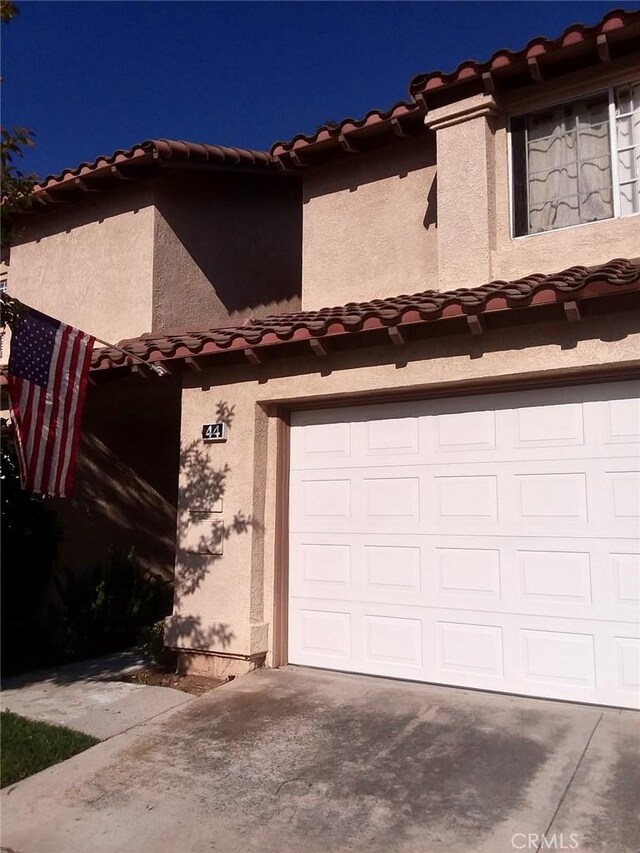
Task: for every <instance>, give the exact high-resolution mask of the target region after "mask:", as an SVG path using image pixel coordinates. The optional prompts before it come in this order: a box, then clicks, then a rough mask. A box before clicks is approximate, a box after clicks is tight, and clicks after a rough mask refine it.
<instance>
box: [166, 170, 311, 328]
mask: <svg viewBox="0 0 640 853" xmlns="http://www.w3.org/2000/svg"><path fill="white" fill-rule="evenodd" d="M155 204H156V213H155V220H154V257H153V328H154V330H158V331H161V330H166V329H176V328H180V327H183V328H185V327H192V328H198V327H200V328H202V327H203V326H207V325H209V326H215V325H229V324H230V323H234V322H238V321H242V320H243V319H245V318H247V317H252V316H265V315H267V314H274V313H278V312H282V311H295V310H297V309H299V307H300V288H301V282H300V279H301V254H302V211H301V188H300V182H299V180H298V179H297V177H295V176H292V177H291V178H284V179H283V177H282V176H281V175H258V174H241V173H237V174H228V173H216V174H214V175H208V176H207V175H203V174H202V173H200V174H199V175H198V176H197V177H196V176H194V175H193V173H189V174H187V175H186V176H182V177H180V176H177V177H166V178H164V179H163V180H162V181H160V180H159V181H158V182H157V184H156V192H155Z"/></svg>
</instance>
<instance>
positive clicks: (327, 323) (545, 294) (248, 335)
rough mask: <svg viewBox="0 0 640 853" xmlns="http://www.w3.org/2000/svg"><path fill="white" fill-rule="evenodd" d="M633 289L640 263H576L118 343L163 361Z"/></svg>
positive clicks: (102, 358)
mask: <svg viewBox="0 0 640 853" xmlns="http://www.w3.org/2000/svg"><path fill="white" fill-rule="evenodd" d="M631 290H634V291H636V290H640V262H638V261H631V260H627V259H616V260H612V261H609V263H607V264H603V265H601V266H596V267H582V266H576V267H571V268H570V269H567V270H564V271H563V272H559V273H555V274H553V275H543V274H541V273H537V274H532V275H529V276H526V277H524V278H521V279H518V280H517V281H492V282H490V283H488V284H484V285H482V286H481V287H474V288H470V289H467V288H460V289H458V290H449V291H436V290H426V291H423V292H422V293H415V294H413V295H411V296H409V295H401V296H396V297H392V298H390V299H376V300H373V301H371V302H358V303H349V304H347V305H339V306H336V307H334V308H322V309H320V310H319V311H298V312H295V313H290V314H276V315H273V316H270V317H265V318H263V319H257V320H249V321H247V322H246V323H245V324H244V325H241V326H225V327H222V328H211V329H200V330H193V331H182V332H173V333H164V334H146V335H142V336H141V337H139V338H133V339H129V340H125V341H122V342H121V343H120V346H121V347H122V348H124V349H126V350H127V351H130V352H131V353H133V354H134V355H136V356H138V357H140V358H142V359H144V360H148V361H158V360H163V359H169V358H184V357H189V356H198V355H207V354H214V353H222V352H229V351H233V350H240V351H242V350H244V349H247V348H253V347H259V346H269V345H273V344H284V343H287V342H290V341H301V340H306V341H308V340H310V339H312V338H315V339H318V338H330V337H333V336H336V335H345V334H354V333H358V332H363V331H368V330H373V329H385V328H389V327H391V326H405V325H410V324H411V325H413V324H419V323H425V322H433V321H439V320H446V319H449V318H455V317H458V318H459V317H464V316H472V315H475V316H477V315H480V314H487V313H489V312H495V311H514V310H515V309H518V308H529V307H531V306H538V305H548V304H550V303H561V302H565V301H574V300H577V299H585V298H588V297H593V296H602V295H608V294H613V293H620V292H624V291H631ZM127 363H128V360H127V358H126V356H124V355H123V354H122V353H119V352H118V351H116V350H113V349H109V348H108V347H107V348H105V349H100V350H96V351H95V352H94V356H93V365H92V366H93V368H94V369H96V368H108V367H118V366H124V365H126V364H127Z"/></svg>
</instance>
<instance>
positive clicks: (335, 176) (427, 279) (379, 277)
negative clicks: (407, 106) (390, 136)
mask: <svg viewBox="0 0 640 853" xmlns="http://www.w3.org/2000/svg"><path fill="white" fill-rule="evenodd" d="M435 172H436V169H435V145H434V140H433V138H432V137H431V136H421V137H420V138H418V139H413V140H407V141H406V142H402V143H396V144H395V145H391V146H389V147H387V148H384V149H381V150H379V151H372V152H369V153H366V154H357V155H350V156H347V157H346V158H344V159H342V160H340V161H338V162H336V163H333V164H328V165H326V166H323V167H321V168H318V169H315V170H314V171H313V172H312V173H310V174H307V173H306V172H305V173H304V202H303V246H304V249H303V266H302V307H303V309H304V310H314V309H318V308H323V307H327V306H333V305H340V304H345V303H347V302H362V301H367V300H371V299H381V298H384V297H388V296H392V295H395V294H398V293H415V292H418V291H422V290H426V289H429V288H437V282H438V249H437V239H436V225H437V222H436V185H435Z"/></svg>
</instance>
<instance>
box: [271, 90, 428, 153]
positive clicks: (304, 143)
mask: <svg viewBox="0 0 640 853" xmlns="http://www.w3.org/2000/svg"><path fill="white" fill-rule="evenodd" d="M414 116H415V117H416V118H418V117H419V116H420V107H419V105H418V104H416V103H413V102H411V101H398V102H397V103H396V104H394V105H393V106H392V107H390V108H389V109H388V110H379V109H374V110H370V111H369V112H368V113H367V114H366V116H364V118H360V119H355V118H345V119H342V121H340V122H337V123H336V124H322V125H320V127H318V128H316V130H315V131H314V132H313V133H310V134H304V133H299V134H297V135H296V136H294V137H293V139H291V140H290V141H289V142H274V143H273V145H272V146H271V154H272V155H273V156H274V157H278V156H280V155H282V154H286V153H289V152H291V151H296V152H297V151H299V150H302V149H304V148H307V147H308V146H310V145H320V144H322V143H325V142H326V143H330V142H333V141H337V143H338V144H339V142H340V137H343V136H345V135H346V134H353V133H354V132H355V131H359V130H369V129H372V130H373V131H378V130H381V129H382V128H383V126H384V127H385V129H388V127H389V126H390V125H391V123H392V121H396V122H400V121H401V120H404V119H407V118H412V117H414ZM398 127H400V125H398ZM401 130H402V128H401V127H400V131H401Z"/></svg>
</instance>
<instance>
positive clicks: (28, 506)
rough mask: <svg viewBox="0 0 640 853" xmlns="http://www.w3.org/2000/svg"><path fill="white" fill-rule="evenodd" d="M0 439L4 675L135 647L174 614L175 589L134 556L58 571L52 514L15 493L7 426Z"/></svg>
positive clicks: (40, 502) (44, 506)
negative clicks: (146, 633)
mask: <svg viewBox="0 0 640 853" xmlns="http://www.w3.org/2000/svg"><path fill="white" fill-rule="evenodd" d="M2 439H3V441H2V459H1V465H2V467H1V469H0V471H1V473H0V476H1V478H2V496H1V499H2V596H1V605H2V614H1V615H2V672H3V675H5V676H6V675H13V674H16V673H19V672H26V671H29V670H32V669H37V668H39V667H44V666H54V665H57V664H60V663H65V662H68V661H72V660H79V659H82V658H89V657H94V656H96V655H101V654H108V653H109V652H114V651H120V650H121V649H125V648H129V647H131V646H132V645H135V644H136V643H137V642H138V641H139V638H140V631H141V630H142V629H143V628H144V627H146V626H154V625H155V623H157V622H158V620H160V619H162V618H163V617H164V616H166V615H167V614H169V613H170V612H171V607H172V604H173V588H172V585H171V584H170V583H169V582H168V581H166V580H164V579H163V578H161V577H159V576H156V575H154V574H153V573H151V572H148V571H144V570H143V569H142V567H141V566H140V565H139V564H138V563H137V561H136V558H135V554H134V553H133V551H131V552H130V553H129V554H127V555H126V556H123V555H122V554H117V553H115V552H112V553H111V554H110V555H109V558H108V561H107V565H106V566H95V567H93V568H92V567H87V568H86V570H84V571H81V572H77V571H76V572H71V571H68V570H66V571H65V570H62V571H61V570H59V569H58V568H57V566H56V558H57V552H58V542H59V531H58V528H57V525H56V514H55V512H54V511H53V510H51V509H49V506H48V505H47V502H46V501H44V500H42V499H40V498H34V497H32V496H31V495H29V494H27V493H26V492H24V491H23V490H22V489H21V488H20V480H19V476H18V464H17V459H16V455H15V450H14V446H13V439H12V438H11V436H10V434H9V431H8V430H7V429H6V427H5V424H4V422H3V430H2ZM52 593H53V595H52ZM157 642H158V640H157V639H156V641H155V643H156V645H155V646H154V649H155V648H156V647H157ZM160 642H161V639H160ZM154 654H155V651H154Z"/></svg>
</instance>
